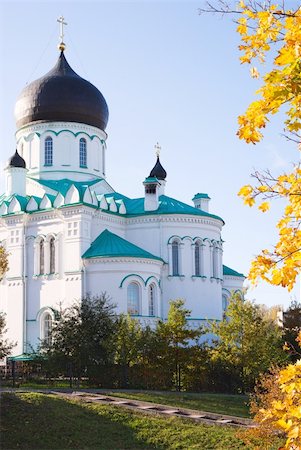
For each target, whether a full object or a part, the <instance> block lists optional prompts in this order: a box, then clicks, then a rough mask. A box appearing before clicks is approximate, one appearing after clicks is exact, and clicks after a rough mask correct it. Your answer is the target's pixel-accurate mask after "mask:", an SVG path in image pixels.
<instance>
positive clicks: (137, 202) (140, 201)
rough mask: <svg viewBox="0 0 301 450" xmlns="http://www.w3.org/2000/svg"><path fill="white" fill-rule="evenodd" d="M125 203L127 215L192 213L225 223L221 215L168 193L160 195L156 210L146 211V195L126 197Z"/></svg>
mask: <svg viewBox="0 0 301 450" xmlns="http://www.w3.org/2000/svg"><path fill="white" fill-rule="evenodd" d="M124 204H125V207H126V212H127V213H126V216H127V217H135V216H142V215H160V214H190V215H193V216H202V217H211V218H213V219H218V220H220V221H221V222H223V224H224V221H223V219H222V218H221V217H219V216H216V215H214V214H210V213H207V212H205V211H202V210H201V209H198V208H195V207H194V206H190V205H187V204H186V203H183V202H181V201H180V200H176V199H174V198H172V197H167V195H160V197H159V207H158V209H156V210H155V211H144V197H142V198H136V199H133V200H129V199H125V200H124Z"/></svg>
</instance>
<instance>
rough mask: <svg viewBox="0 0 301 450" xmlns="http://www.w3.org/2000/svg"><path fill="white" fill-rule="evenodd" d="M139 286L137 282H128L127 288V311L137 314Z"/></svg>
mask: <svg viewBox="0 0 301 450" xmlns="http://www.w3.org/2000/svg"><path fill="white" fill-rule="evenodd" d="M139 294H140V292H139V286H138V284H137V283H130V284H129V285H128V289H127V296H128V313H129V314H134V315H137V314H139V310H140V308H139V303H140V302H139V300H140V299H139V297H140V295H139Z"/></svg>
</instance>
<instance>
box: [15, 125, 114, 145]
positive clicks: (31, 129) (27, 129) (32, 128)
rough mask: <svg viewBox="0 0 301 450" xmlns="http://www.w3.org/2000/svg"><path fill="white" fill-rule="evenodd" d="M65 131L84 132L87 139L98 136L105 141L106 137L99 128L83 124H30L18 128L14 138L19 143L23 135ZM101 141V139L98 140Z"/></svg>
mask: <svg viewBox="0 0 301 450" xmlns="http://www.w3.org/2000/svg"><path fill="white" fill-rule="evenodd" d="M57 129H60V130H66V129H68V131H69V130H70V131H71V130H78V132H79V133H80V132H85V133H86V134H88V135H89V137H90V138H91V136H93V135H95V136H97V135H99V136H101V137H102V139H104V140H106V139H107V137H108V135H107V133H106V132H104V131H103V130H100V129H99V128H96V127H93V126H91V125H86V124H84V123H79V122H47V121H45V122H39V123H36V122H32V123H31V124H28V125H25V126H24V127H22V128H19V130H17V132H16V138H17V141H19V139H20V138H21V137H24V134H25V133H29V134H30V133H37V134H38V135H39V134H41V133H45V132H47V131H52V130H57ZM100 139H101V138H100Z"/></svg>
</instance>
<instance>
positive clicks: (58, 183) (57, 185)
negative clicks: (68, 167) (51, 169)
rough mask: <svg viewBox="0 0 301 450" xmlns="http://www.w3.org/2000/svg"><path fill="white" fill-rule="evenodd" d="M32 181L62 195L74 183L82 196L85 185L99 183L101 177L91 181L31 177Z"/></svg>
mask: <svg viewBox="0 0 301 450" xmlns="http://www.w3.org/2000/svg"><path fill="white" fill-rule="evenodd" d="M33 180H34V181H36V182H37V183H39V184H41V185H42V186H46V187H48V188H49V189H52V190H53V191H55V192H60V193H61V194H62V195H63V196H64V197H65V195H66V194H67V192H68V191H69V189H70V187H71V186H72V185H74V186H75V187H76V189H77V190H78V192H79V194H80V196H81V197H82V196H83V194H84V192H85V190H86V189H87V187H90V186H93V184H96V183H99V182H100V181H102V180H103V178H100V179H99V178H98V179H97V180H91V181H73V180H69V179H68V178H63V179H62V180H38V179H36V178H33Z"/></svg>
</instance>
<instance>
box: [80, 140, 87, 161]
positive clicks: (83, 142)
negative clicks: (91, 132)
mask: <svg viewBox="0 0 301 450" xmlns="http://www.w3.org/2000/svg"><path fill="white" fill-rule="evenodd" d="M79 165H80V167H87V141H86V139H84V138H81V139H80V140H79Z"/></svg>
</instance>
